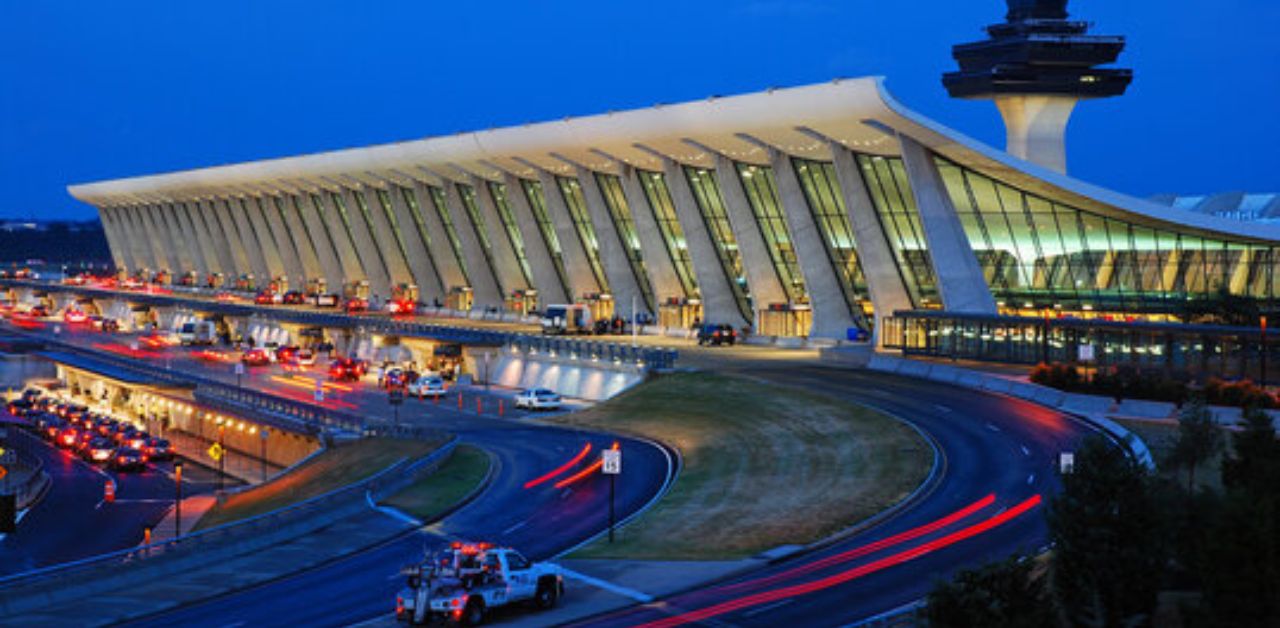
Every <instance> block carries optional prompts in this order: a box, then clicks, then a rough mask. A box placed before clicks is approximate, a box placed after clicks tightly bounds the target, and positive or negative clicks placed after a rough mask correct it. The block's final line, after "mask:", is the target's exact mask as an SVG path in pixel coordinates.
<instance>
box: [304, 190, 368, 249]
mask: <svg viewBox="0 0 1280 628" xmlns="http://www.w3.org/2000/svg"><path fill="white" fill-rule="evenodd" d="M312 198H313V199H314V200H315V202H316V207H323V205H321V204H320V196H319V195H313V197H312ZM329 202H331V203H333V207H334V210H335V211H337V212H338V217H339V219H340V220H341V222H342V228H343V229H345V230H346V232H347V241H348V242H350V243H351V244H352V249H353V250H354V251H355V253H356V262H357V263H358V264H360V268H368V266H367V265H365V261H364V256H363V255H361V254H360V247H358V246H355V243H356V240H355V237H354V234H353V232H352V231H351V218H350V217H349V216H348V215H347V205H346V203H343V202H342V197H341V196H339V195H338V194H336V193H334V192H330V193H329ZM334 250H335V251H339V255H338V258H339V259H341V258H342V255H341V251H342V249H334Z"/></svg>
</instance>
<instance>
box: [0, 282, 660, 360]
mask: <svg viewBox="0 0 1280 628" xmlns="http://www.w3.org/2000/svg"><path fill="white" fill-rule="evenodd" d="M0 286H5V287H22V288H29V289H31V290H38V291H44V292H63V293H72V294H90V295H97V296H99V297H102V298H114V299H123V300H127V301H130V302H134V303H139V304H144V305H153V306H158V307H181V308H187V309H193V310H197V309H198V310H200V311H202V312H209V313H213V314H221V315H224V316H239V317H252V316H257V317H265V318H270V319H273V320H278V321H283V322H288V323H295V324H299V325H306V326H310V327H328V328H337V329H358V328H364V329H367V330H369V331H371V332H373V333H377V334H381V335H391V336H407V337H411V338H428V339H431V340H438V341H441V342H456V343H460V344H472V345H491V346H510V345H515V346H517V347H521V348H534V349H536V350H542V351H547V352H550V351H554V350H555V349H554V347H556V346H561V345H566V343H567V346H569V347H571V348H568V349H566V353H573V352H577V353H579V354H584V355H589V354H588V346H599V347H608V349H596V350H595V351H596V352H597V355H599V356H600V357H603V354H605V353H607V355H608V359H610V360H614V359H615V358H616V359H617V362H619V363H629V364H633V365H636V366H637V367H640V368H645V369H670V368H673V367H674V366H675V362H676V359H677V358H678V357H679V353H678V352H676V351H675V350H673V349H666V348H652V347H632V346H630V345H627V344H623V343H606V342H594V341H585V340H576V339H574V340H570V339H565V338H554V337H546V336H540V335H534V334H522V333H518V332H510V331H495V330H492V329H479V328H474V327H462V326H455V325H435V324H431V323H419V322H414V321H405V320H396V319H393V318H379V317H373V316H368V315H350V314H344V313H336V312H334V313H330V312H315V311H310V310H299V309H289V308H279V307H263V306H258V305H249V304H245V303H221V302H218V301H208V300H204V299H198V298H194V297H191V296H181V295H172V294H150V293H146V292H119V291H114V290H105V289H102V288H95V287H91V286H74V285H65V284H56V283H41V282H38V281H28V280H22V279H0ZM572 347H576V349H575V348H572Z"/></svg>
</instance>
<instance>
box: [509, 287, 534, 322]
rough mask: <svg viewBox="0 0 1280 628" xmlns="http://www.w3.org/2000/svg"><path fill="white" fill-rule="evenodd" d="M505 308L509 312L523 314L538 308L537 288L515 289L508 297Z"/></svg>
mask: <svg viewBox="0 0 1280 628" xmlns="http://www.w3.org/2000/svg"><path fill="white" fill-rule="evenodd" d="M505 308H506V310H507V311H508V312H516V313H518V314H520V315H521V316H524V315H525V314H528V313H529V312H531V311H533V310H536V309H538V291H537V290H514V291H512V292H511V295H510V296H508V297H507V302H506V304H505Z"/></svg>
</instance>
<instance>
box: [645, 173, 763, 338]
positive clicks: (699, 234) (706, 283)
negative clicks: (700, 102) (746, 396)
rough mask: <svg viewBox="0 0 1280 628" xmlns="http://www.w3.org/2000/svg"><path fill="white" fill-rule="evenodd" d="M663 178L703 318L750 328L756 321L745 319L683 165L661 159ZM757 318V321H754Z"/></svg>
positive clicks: (730, 278)
mask: <svg viewBox="0 0 1280 628" xmlns="http://www.w3.org/2000/svg"><path fill="white" fill-rule="evenodd" d="M662 170H663V178H664V180H665V181H666V184H667V188H668V189H669V191H670V192H671V202H672V203H674V204H675V206H676V217H677V218H679V220H680V229H681V230H682V231H684V239H685V242H686V243H687V244H688V245H689V257H690V258H691V259H692V260H693V272H694V274H695V275H697V276H698V291H699V292H701V293H702V318H703V320H704V321H708V322H715V323H726V324H729V325H733V326H734V327H742V326H744V325H749V324H751V323H752V322H753V321H752V320H748V319H746V318H744V317H743V313H742V311H741V310H740V309H739V308H738V299H737V297H736V296H735V295H734V292H733V287H732V286H731V285H730V284H729V282H730V281H733V280H734V278H733V277H729V276H728V275H727V274H725V270H724V266H723V265H722V264H721V263H720V256H719V254H718V253H716V244H715V241H714V240H712V239H711V234H710V233H709V232H708V231H707V223H706V221H705V220H703V219H702V210H700V209H699V208H698V203H697V201H695V200H694V198H693V190H692V189H690V188H689V181H688V179H686V178H685V176H684V171H683V169H682V167H681V166H680V164H678V163H676V162H675V161H672V160H670V159H667V158H663V159H662ZM753 318H754V317H753Z"/></svg>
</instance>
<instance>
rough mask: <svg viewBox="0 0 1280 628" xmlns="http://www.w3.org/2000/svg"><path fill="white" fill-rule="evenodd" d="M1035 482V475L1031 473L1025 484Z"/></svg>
mask: <svg viewBox="0 0 1280 628" xmlns="http://www.w3.org/2000/svg"><path fill="white" fill-rule="evenodd" d="M1035 481H1036V474H1034V473H1032V474H1031V475H1028V476H1027V484H1031V483H1032V482H1035Z"/></svg>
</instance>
